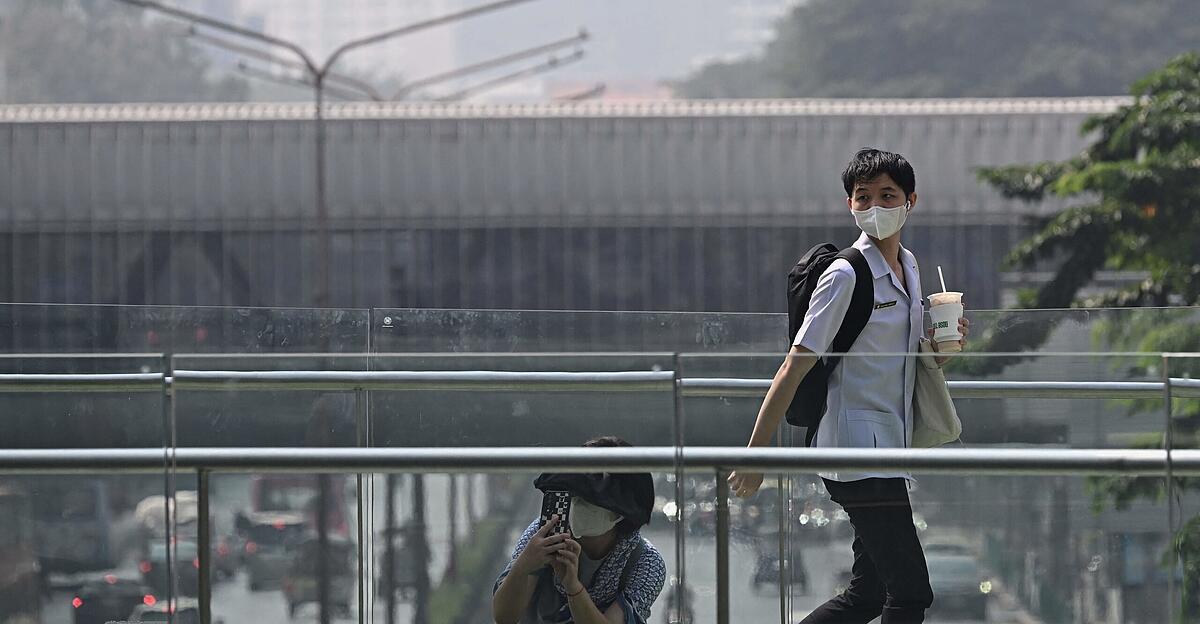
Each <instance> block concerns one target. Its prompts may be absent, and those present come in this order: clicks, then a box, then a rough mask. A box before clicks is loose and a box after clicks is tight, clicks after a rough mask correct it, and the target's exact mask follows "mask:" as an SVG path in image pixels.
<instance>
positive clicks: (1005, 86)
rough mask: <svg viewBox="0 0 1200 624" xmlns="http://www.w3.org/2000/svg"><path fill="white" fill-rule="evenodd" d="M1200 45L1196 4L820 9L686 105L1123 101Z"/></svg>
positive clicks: (1064, 1)
mask: <svg viewBox="0 0 1200 624" xmlns="http://www.w3.org/2000/svg"><path fill="white" fill-rule="evenodd" d="M1196 41H1200V2H1195V0H1154V1H1151V2H1128V1H1127V0H1060V1H1057V2H1052V3H1047V2H1042V1H1040V0H1003V1H1000V2H997V1H995V0H955V1H953V2H946V1H945V0H890V1H888V2H878V1H877V0H810V1H809V2H804V3H801V4H800V5H798V6H797V7H796V8H795V9H794V10H793V11H792V12H791V13H790V14H789V15H788V16H786V17H784V18H783V19H782V20H780V22H779V23H778V24H777V26H776V37H775V39H774V40H773V41H772V42H771V43H770V44H769V45H768V46H767V47H766V49H765V50H764V52H763V54H762V55H761V56H760V57H756V58H750V59H746V60H743V61H740V62H733V63H716V64H712V65H709V66H706V67H704V68H702V69H701V70H699V71H698V72H697V73H695V74H694V75H692V76H690V77H688V78H687V79H685V80H684V81H682V82H681V83H679V84H678V85H677V86H678V89H679V92H680V93H681V94H682V95H684V96H687V97H696V98H712V97H884V98H887V97H1007V96H1072V95H1112V94H1116V93H1122V92H1124V91H1125V89H1126V86H1127V85H1129V84H1130V83H1131V82H1133V81H1134V80H1136V79H1137V78H1138V77H1139V76H1143V75H1145V74H1146V73H1148V72H1150V71H1152V70H1153V69H1155V68H1156V67H1160V66H1161V65H1162V64H1163V63H1165V62H1166V61H1167V60H1169V59H1170V58H1171V57H1173V56H1175V55H1177V54H1180V53H1182V52H1186V51H1188V50H1191V49H1194V48H1195V46H1196Z"/></svg>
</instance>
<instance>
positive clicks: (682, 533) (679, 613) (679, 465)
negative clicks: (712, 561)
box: [671, 353, 687, 622]
mask: <svg viewBox="0 0 1200 624" xmlns="http://www.w3.org/2000/svg"><path fill="white" fill-rule="evenodd" d="M671 359H672V362H673V364H672V368H674V369H675V372H674V377H675V383H673V384H671V387H672V393H671V402H672V407H673V408H674V413H673V415H672V416H673V418H674V429H675V462H674V463H675V574H676V584H675V595H676V596H677V599H676V600H675V619H676V621H679V622H682V621H683V613H684V609H685V607H686V603H685V601H684V599H685V598H686V597H687V585H686V584H685V581H686V579H687V557H686V550H687V540H686V533H687V527H686V525H685V524H684V517H683V508H684V501H683V497H684V489H683V478H684V472H683V443H684V439H683V422H684V419H683V396H681V393H680V387H681V386H682V382H683V371H682V370H680V369H681V364H682V361H681V360H680V357H679V354H678V353H675V354H672V356H671Z"/></svg>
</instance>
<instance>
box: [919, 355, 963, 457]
mask: <svg viewBox="0 0 1200 624" xmlns="http://www.w3.org/2000/svg"><path fill="white" fill-rule="evenodd" d="M920 348H921V354H920V355H918V356H917V361H918V362H920V364H919V365H918V366H917V382H916V388H915V389H914V391H913V433H912V447H913V448H932V447H935V446H942V445H943V444H949V443H951V442H953V441H955V440H957V439H958V438H959V436H960V435H962V421H960V420H959V419H958V412H957V411H955V409H954V401H953V400H951V399H950V389H949V388H948V387H946V376H945V375H943V374H942V369H941V368H939V367H938V365H937V362H936V361H935V360H934V359H933V358H934V355H935V354H936V352H935V351H934V350H933V345H932V344H930V343H929V341H928V340H922V341H921V347H920Z"/></svg>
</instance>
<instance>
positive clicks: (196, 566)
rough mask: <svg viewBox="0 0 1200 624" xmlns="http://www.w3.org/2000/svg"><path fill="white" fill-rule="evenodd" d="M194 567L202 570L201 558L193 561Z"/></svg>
mask: <svg viewBox="0 0 1200 624" xmlns="http://www.w3.org/2000/svg"><path fill="white" fill-rule="evenodd" d="M192 567H193V568H196V569H197V570H199V569H200V558H199V557H197V558H195V559H192Z"/></svg>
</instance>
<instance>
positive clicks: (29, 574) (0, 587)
mask: <svg viewBox="0 0 1200 624" xmlns="http://www.w3.org/2000/svg"><path fill="white" fill-rule="evenodd" d="M35 540H36V537H35V534H34V530H33V508H32V505H31V504H30V499H29V495H28V493H26V492H25V490H23V489H21V488H20V487H19V486H17V485H16V484H15V483H12V482H8V481H0V622H39V621H41V597H42V591H41V589H42V582H41V578H42V575H41V566H40V565H39V564H38V556H37V550H36V547H35Z"/></svg>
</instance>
